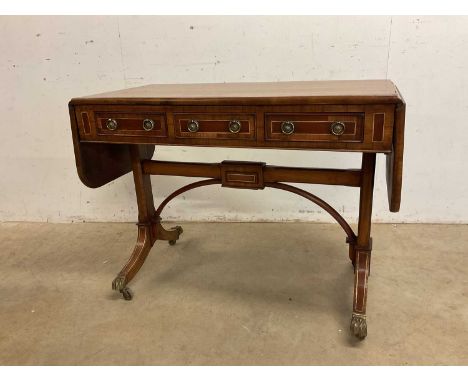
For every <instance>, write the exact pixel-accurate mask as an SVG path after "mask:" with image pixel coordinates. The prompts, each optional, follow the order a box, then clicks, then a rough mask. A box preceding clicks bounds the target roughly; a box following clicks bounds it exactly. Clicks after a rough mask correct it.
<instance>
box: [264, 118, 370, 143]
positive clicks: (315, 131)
mask: <svg viewBox="0 0 468 382" xmlns="http://www.w3.org/2000/svg"><path fill="white" fill-rule="evenodd" d="M363 132H364V113H287V114H286V113H285V114H280V113H266V114H265V139H266V140H267V141H293V142H323V141H325V142H362V141H363V136H364V134H363Z"/></svg>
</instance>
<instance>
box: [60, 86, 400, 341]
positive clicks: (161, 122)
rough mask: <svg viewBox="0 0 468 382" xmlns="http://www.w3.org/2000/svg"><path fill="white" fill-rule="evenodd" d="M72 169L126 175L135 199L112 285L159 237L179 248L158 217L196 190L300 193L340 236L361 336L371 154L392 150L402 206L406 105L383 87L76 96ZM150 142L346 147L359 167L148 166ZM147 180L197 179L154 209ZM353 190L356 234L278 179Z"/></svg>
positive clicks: (102, 180)
mask: <svg viewBox="0 0 468 382" xmlns="http://www.w3.org/2000/svg"><path fill="white" fill-rule="evenodd" d="M69 110H70V120H71V127H72V136H73V144H74V150H75V158H76V166H77V169H78V174H79V176H80V179H81V180H82V182H83V183H84V184H85V185H87V186H89V187H100V186H102V185H104V184H106V183H109V182H110V181H112V180H114V179H116V178H118V177H120V176H122V175H124V174H127V173H129V172H133V177H134V181H135V190H136V195H137V203H138V238H137V243H136V246H135V249H134V251H133V253H132V255H131V257H130V259H129V260H128V262H127V264H125V266H124V267H123V269H122V270H121V271H120V273H119V274H118V275H117V277H116V278H115V279H114V281H113V283H112V287H113V288H114V289H116V290H118V291H120V292H121V293H122V294H123V296H124V298H125V299H131V298H132V294H131V292H130V290H129V288H128V286H127V284H128V283H129V282H130V280H131V279H132V278H133V277H134V276H135V275H136V273H137V272H138V270H139V269H140V267H141V266H142V265H143V263H144V261H145V259H146V256H147V255H148V253H149V251H150V249H151V247H152V246H153V244H154V242H155V241H156V240H167V241H169V243H170V244H175V242H176V241H177V240H178V239H179V236H180V234H181V233H182V228H181V227H174V228H173V229H171V230H166V229H164V228H163V226H162V225H161V216H160V215H161V212H162V210H163V208H164V207H165V206H166V205H167V203H169V201H170V200H172V199H173V198H174V197H176V196H178V195H180V194H181V193H183V192H186V191H188V190H190V189H193V188H196V187H202V186H206V185H211V184H220V185H221V186H223V187H233V188H250V189H263V188H265V187H273V188H277V189H282V190H285V191H289V192H293V193H296V194H298V195H300V196H303V197H304V198H306V199H308V200H310V201H311V202H313V203H315V204H317V205H319V206H320V207H322V208H323V209H324V210H325V211H327V212H328V213H329V214H330V215H331V216H332V217H333V218H334V219H335V220H336V221H337V223H338V224H340V226H341V227H342V228H343V230H344V231H345V233H346V242H347V243H348V244H349V257H350V260H351V262H352V264H353V266H354V270H355V283H354V284H355V285H354V297H353V313H352V318H351V331H352V333H353V334H354V335H355V336H357V337H358V338H360V339H363V338H365V337H366V335H367V320H366V302H367V281H368V275H369V271H370V257H371V250H372V240H371V237H370V232H371V215H372V199H373V185H374V172H375V158H376V154H377V153H384V154H386V155H387V188H388V199H389V207H390V211H392V212H397V211H398V210H399V208H400V200H401V186H402V170H403V140H404V122H405V103H404V101H403V98H402V96H401V95H400V93H399V92H398V89H397V88H396V86H395V85H394V84H393V83H392V82H391V81H388V80H372V81H315V82H272V83H237V84H183V85H167V84H166V85H149V86H143V87H139V88H134V89H125V90H120V91H116V92H110V93H103V94H98V95H94V96H88V97H81V98H74V99H72V100H71V101H70V103H69ZM155 145H182V146H207V147H243V148H247V149H248V148H265V149H301V150H331V151H353V152H361V153H362V165H361V168H360V169H350V170H338V169H322V168H311V167H308V166H307V165H305V166H304V167H279V166H269V165H267V164H266V163H261V162H239V161H224V162H222V163H187V162H167V161H157V160H152V156H153V154H154V148H155ZM150 175H169V176H170V175H173V176H188V177H203V178H208V179H206V180H202V181H198V182H195V183H191V184H189V185H187V186H185V187H182V188H181V189H179V190H177V191H175V192H174V193H172V194H171V195H169V196H168V197H167V198H166V199H165V200H164V201H163V202H162V203H161V205H160V206H159V207H158V208H157V209H155V207H154V204H153V195H152V189H151V181H150ZM282 182H291V183H313V184H328V185H342V186H349V187H359V188H360V203H359V222H358V234H357V235H356V234H355V233H354V232H353V230H352V229H351V227H350V226H349V224H348V223H347V222H346V221H345V220H344V219H343V217H342V216H341V215H340V214H339V213H338V212H337V211H336V210H335V209H334V208H333V207H332V206H330V205H329V204H328V203H326V202H325V201H323V200H322V199H320V198H318V197H317V196H315V195H312V194H311V193H309V192H306V191H304V190H301V189H299V188H297V187H294V186H291V185H288V184H285V183H282Z"/></svg>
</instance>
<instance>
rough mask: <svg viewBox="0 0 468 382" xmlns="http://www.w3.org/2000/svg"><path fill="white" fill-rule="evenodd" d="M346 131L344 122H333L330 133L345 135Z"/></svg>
mask: <svg viewBox="0 0 468 382" xmlns="http://www.w3.org/2000/svg"><path fill="white" fill-rule="evenodd" d="M344 131H345V124H344V123H343V122H333V123H332V124H331V126H330V132H331V133H332V134H333V135H337V136H338V135H343V133H344Z"/></svg>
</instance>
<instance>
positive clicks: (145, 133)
mask: <svg viewBox="0 0 468 382" xmlns="http://www.w3.org/2000/svg"><path fill="white" fill-rule="evenodd" d="M95 119H96V127H97V129H96V132H97V135H101V136H102V135H112V136H125V137H167V127H166V119H165V115H164V114H163V113H141V114H140V113H138V114H135V113H116V112H96V113H95Z"/></svg>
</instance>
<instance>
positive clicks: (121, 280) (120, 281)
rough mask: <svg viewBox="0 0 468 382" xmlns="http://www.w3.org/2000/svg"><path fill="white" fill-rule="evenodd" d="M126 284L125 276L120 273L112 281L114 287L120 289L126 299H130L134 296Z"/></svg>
mask: <svg viewBox="0 0 468 382" xmlns="http://www.w3.org/2000/svg"><path fill="white" fill-rule="evenodd" d="M125 284H126V283H125V276H121V275H119V276H117V277H116V278H115V279H114V281H112V289H113V290H117V291H119V292H120V293H122V296H123V298H124V299H125V300H127V301H130V300H131V299H132V298H133V293H132V291H131V290H130V288H129V287H128V286H126V285H125Z"/></svg>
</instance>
